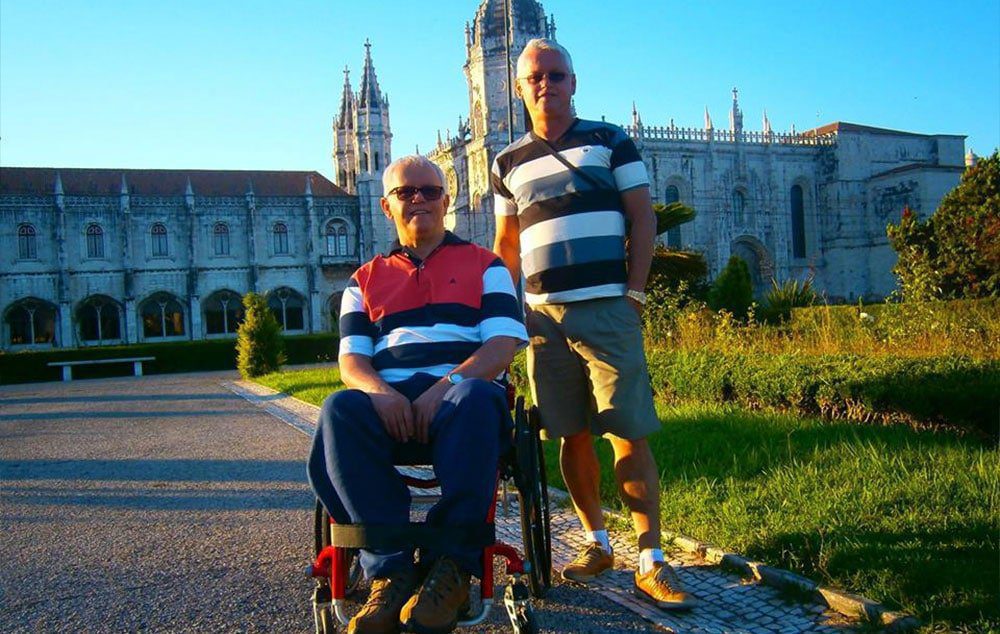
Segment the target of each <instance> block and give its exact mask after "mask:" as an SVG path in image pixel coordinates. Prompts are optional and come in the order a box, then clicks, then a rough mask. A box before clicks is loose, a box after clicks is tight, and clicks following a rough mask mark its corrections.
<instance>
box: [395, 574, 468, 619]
mask: <svg viewBox="0 0 1000 634" xmlns="http://www.w3.org/2000/svg"><path fill="white" fill-rule="evenodd" d="M468 611H469V573H467V572H464V571H463V570H461V569H460V568H459V567H458V564H456V563H455V562H454V561H453V560H452V559H450V558H448V557H441V558H440V559H438V560H437V561H435V562H434V565H433V566H431V569H430V571H429V572H428V573H427V577H426V578H425V579H424V582H423V584H421V586H420V590H418V591H417V593H416V594H415V595H413V596H412V597H410V600H409V601H407V602H406V605H404V606H403V609H402V611H401V612H400V613H399V621H400V622H401V623H402V624H403V627H404V628H406V630H407V631H410V632H417V633H418V634H445V633H446V632H450V631H452V630H454V629H455V626H456V625H457V624H458V615H459V614H466V613H467V612H468Z"/></svg>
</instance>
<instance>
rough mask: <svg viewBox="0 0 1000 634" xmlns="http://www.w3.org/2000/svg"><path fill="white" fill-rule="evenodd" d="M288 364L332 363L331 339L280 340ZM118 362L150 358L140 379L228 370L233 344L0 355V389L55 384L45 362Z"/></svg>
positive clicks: (104, 372) (119, 370) (122, 367)
mask: <svg viewBox="0 0 1000 634" xmlns="http://www.w3.org/2000/svg"><path fill="white" fill-rule="evenodd" d="M284 341H285V350H286V354H287V356H288V362H289V363H316V362H324V361H330V360H331V359H336V356H337V337H336V335H334V334H332V333H320V334H314V335H300V336H295V337H285V338H284ZM124 357H156V361H148V362H146V363H144V364H143V366H142V371H143V372H144V373H145V374H172V373H175V372H201V371H210V370H232V369H234V368H235V367H236V347H235V340H234V339H232V338H227V339H207V340H204V341H181V342H171V343H147V344H136V345H127V346H94V347H87V348H73V349H69V348H66V349H63V348H53V349H50V350H43V351H24V352H14V353H5V354H0V384H10V383H34V382H38V381H58V380H59V379H60V377H61V376H62V371H61V370H60V369H59V368H58V367H49V366H48V365H46V364H47V363H49V362H50V361H85V360H88V359H120V358H124ZM131 373H132V367H131V366H129V365H126V364H113V365H94V366H77V367H75V368H73V379H74V380H75V379H88V378H99V377H108V376H125V375H129V374H131Z"/></svg>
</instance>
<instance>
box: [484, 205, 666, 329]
mask: <svg viewBox="0 0 1000 634" xmlns="http://www.w3.org/2000/svg"><path fill="white" fill-rule="evenodd" d="M622 207H623V208H624V210H625V219H626V220H627V221H628V226H629V232H628V241H627V243H626V244H627V248H628V253H627V263H628V282H627V283H626V285H627V286H628V288H630V289H632V290H636V291H642V290H644V289H645V288H646V278H647V277H649V267H650V265H651V264H652V262H653V240H655V239H656V216H655V215H654V214H653V202H652V200H651V199H650V197H649V187H634V188H632V189H629V190H627V191H625V192H622ZM498 231H499V229H498ZM629 302H631V304H632V307H633V308H635V309H636V311H637V312H639V313H641V312H642V306H641V305H640V304H639V303H638V302H636V301H635V300H633V299H629Z"/></svg>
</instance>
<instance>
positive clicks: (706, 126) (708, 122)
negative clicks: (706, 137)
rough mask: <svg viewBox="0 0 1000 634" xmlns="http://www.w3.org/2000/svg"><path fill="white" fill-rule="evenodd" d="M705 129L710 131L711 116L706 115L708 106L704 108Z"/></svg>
mask: <svg viewBox="0 0 1000 634" xmlns="http://www.w3.org/2000/svg"><path fill="white" fill-rule="evenodd" d="M705 129H706V130H711V129H712V115H710V114H708V106H705Z"/></svg>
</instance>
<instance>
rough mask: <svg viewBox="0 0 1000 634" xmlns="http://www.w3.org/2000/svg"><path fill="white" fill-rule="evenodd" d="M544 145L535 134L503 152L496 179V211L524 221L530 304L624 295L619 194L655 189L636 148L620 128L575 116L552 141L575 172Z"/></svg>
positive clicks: (524, 268) (495, 165)
mask: <svg viewBox="0 0 1000 634" xmlns="http://www.w3.org/2000/svg"><path fill="white" fill-rule="evenodd" d="M544 143H545V140H544V139H538V138H535V137H534V135H533V133H531V132H529V133H528V134H526V135H525V136H524V137H522V138H521V139H519V140H518V141H515V142H514V143H512V144H510V145H508V146H507V147H506V148H504V149H503V151H501V152H500V153H499V154H498V155H497V157H496V160H495V161H494V162H493V170H492V174H491V182H492V185H493V192H494V213H495V214H496V215H498V216H513V215H515V214H516V215H517V217H518V225H519V227H520V233H521V235H520V238H521V270H522V272H523V273H524V276H525V280H526V283H525V294H524V299H525V301H526V302H527V303H528V304H530V305H537V304H561V303H566V302H577V301H583V300H588V299H597V298H600V297H616V296H617V297H620V296H622V295H624V294H625V282H626V280H627V277H628V276H627V272H626V267H625V214H624V209H623V207H622V200H621V194H622V192H624V191H627V190H629V189H633V188H635V187H643V186H648V185H649V177H648V176H647V174H646V166H645V164H643V162H642V159H641V158H640V156H639V152H638V150H637V149H636V147H635V144H634V143H633V142H632V139H630V138H629V137H628V135H627V134H625V131H624V130H622V129H621V128H619V127H618V126H614V125H611V124H609V123H603V122H600V121H585V120H581V119H577V120H576V121H575V122H574V123H573V125H572V126H571V127H570V128H569V130H567V131H566V133H565V134H563V135H562V136H561V137H560V138H559V139H557V140H556V141H554V142H552V143H551V146H552V148H553V149H554V150H556V151H557V152H558V153H559V155H560V156H562V158H563V159H565V160H566V161H567V162H569V163H570V164H571V165H573V166H574V167H575V168H577V170H578V171H574V170H570V169H569V168H568V167H567V166H566V165H564V164H563V163H562V162H561V161H560V160H559V159H557V158H556V157H555V156H553V155H552V154H551V153H550V152H549V151H548V150H546V148H545V146H544V145H543V144H544ZM580 172H583V173H585V174H586V175H587V176H583V175H582V174H581V173H580Z"/></svg>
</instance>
